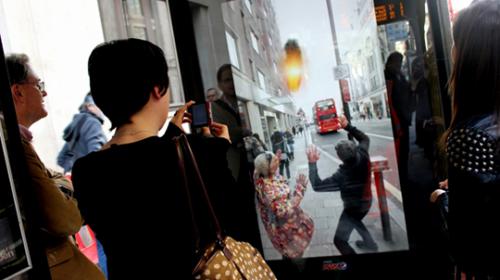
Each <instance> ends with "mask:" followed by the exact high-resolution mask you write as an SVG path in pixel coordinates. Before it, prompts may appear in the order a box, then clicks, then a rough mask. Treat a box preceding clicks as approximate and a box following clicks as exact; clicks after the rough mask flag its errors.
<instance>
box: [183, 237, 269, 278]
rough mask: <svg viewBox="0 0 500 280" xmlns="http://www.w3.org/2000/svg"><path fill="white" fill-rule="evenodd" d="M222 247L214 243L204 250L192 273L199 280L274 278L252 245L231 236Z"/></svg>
mask: <svg viewBox="0 0 500 280" xmlns="http://www.w3.org/2000/svg"><path fill="white" fill-rule="evenodd" d="M224 244H225V247H224V248H223V249H220V248H218V246H217V247H216V246H215V244H213V245H211V246H209V248H208V249H207V250H205V254H204V256H203V258H202V259H201V260H200V262H199V263H198V265H197V266H196V268H195V269H194V272H193V275H194V278H195V279H199V280H214V279H215V280H276V276H274V273H273V272H272V270H271V268H269V266H268V265H267V263H266V262H265V261H264V258H262V256H261V254H260V253H259V251H257V249H255V248H254V247H252V245H250V244H248V243H246V242H238V241H236V240H234V239H232V238H231V237H226V238H225V239H224Z"/></svg>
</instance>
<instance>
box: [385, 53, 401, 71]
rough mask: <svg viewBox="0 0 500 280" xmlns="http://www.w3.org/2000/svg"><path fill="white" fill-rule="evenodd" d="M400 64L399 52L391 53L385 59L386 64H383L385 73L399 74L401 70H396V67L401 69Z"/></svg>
mask: <svg viewBox="0 0 500 280" xmlns="http://www.w3.org/2000/svg"><path fill="white" fill-rule="evenodd" d="M402 63H403V55H402V54H401V53H399V52H393V53H391V54H390V55H389V57H387V62H386V63H385V71H389V72H392V73H394V72H397V73H399V72H400V71H401V69H398V68H397V67H396V66H398V67H401V65H402Z"/></svg>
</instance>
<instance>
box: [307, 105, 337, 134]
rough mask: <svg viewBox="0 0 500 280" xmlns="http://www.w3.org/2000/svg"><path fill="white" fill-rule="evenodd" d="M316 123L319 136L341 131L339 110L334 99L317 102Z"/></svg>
mask: <svg viewBox="0 0 500 280" xmlns="http://www.w3.org/2000/svg"><path fill="white" fill-rule="evenodd" d="M313 117H314V123H315V124H316V131H317V132H318V133H319V134H323V133H328V132H332V131H333V132H336V131H337V130H339V129H340V123H339V119H338V116H337V108H336V107H335V101H334V100H333V98H328V99H324V100H320V101H317V102H316V103H315V104H314V107H313Z"/></svg>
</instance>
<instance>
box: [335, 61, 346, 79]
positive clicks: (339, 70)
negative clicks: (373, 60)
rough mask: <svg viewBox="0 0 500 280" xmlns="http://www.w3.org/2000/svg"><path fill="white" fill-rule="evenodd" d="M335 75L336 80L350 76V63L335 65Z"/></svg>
mask: <svg viewBox="0 0 500 280" xmlns="http://www.w3.org/2000/svg"><path fill="white" fill-rule="evenodd" d="M333 77H334V79H335V80H340V79H345V78H348V77H349V65H347V64H340V65H337V66H335V67H333Z"/></svg>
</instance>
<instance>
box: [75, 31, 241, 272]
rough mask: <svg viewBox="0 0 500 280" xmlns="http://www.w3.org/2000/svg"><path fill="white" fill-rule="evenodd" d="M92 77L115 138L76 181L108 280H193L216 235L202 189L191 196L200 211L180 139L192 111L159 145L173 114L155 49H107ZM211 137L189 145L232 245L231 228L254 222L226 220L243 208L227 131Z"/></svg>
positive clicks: (80, 165) (84, 162)
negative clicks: (206, 247) (188, 183)
mask: <svg viewBox="0 0 500 280" xmlns="http://www.w3.org/2000/svg"><path fill="white" fill-rule="evenodd" d="M88 71H89V78H90V91H91V92H92V97H93V98H94V100H95V102H96V105H97V106H99V108H101V110H102V111H103V113H104V114H105V115H106V117H107V118H108V119H109V120H110V121H111V128H116V131H115V133H114V135H113V137H112V138H111V139H110V141H109V142H107V143H106V144H105V145H104V146H103V147H102V149H101V150H99V151H97V152H94V153H90V154H88V155H86V156H84V157H82V158H80V159H78V160H77V161H76V162H75V165H74V167H73V173H72V177H73V183H74V185H75V196H76V197H77V198H78V206H79V207H80V210H81V211H82V215H83V217H84V218H85V221H86V222H87V223H88V225H90V226H91V227H92V229H93V230H94V232H95V233H96V237H97V238H98V239H99V240H100V241H101V242H102V244H103V246H104V249H105V251H106V255H107V257H108V273H109V279H110V280H113V279H168V278H169V277H170V278H171V277H172V275H178V276H177V278H178V279H192V271H193V268H194V266H195V264H196V263H197V262H198V257H199V255H198V250H202V249H203V245H204V244H206V243H208V242H210V241H212V239H211V238H212V237H213V229H210V228H208V227H207V226H206V225H205V221H206V220H207V219H206V218H205V215H204V214H205V213H206V212H207V210H206V206H205V205H204V204H202V202H201V200H200V199H199V195H196V194H200V192H201V190H196V189H195V188H193V189H192V190H193V192H192V193H193V195H192V196H191V197H192V198H193V203H192V204H191V203H190V201H189V200H188V196H187V191H186V188H185V186H184V184H183V179H182V177H181V176H182V175H181V173H182V172H181V167H180V162H179V160H178V156H177V153H176V145H175V143H174V141H173V139H172V138H173V137H174V136H176V135H181V134H184V131H183V130H182V122H183V120H184V119H185V117H187V115H185V112H186V110H187V109H188V107H189V106H190V105H192V104H193V102H189V103H187V104H186V105H184V106H182V107H181V108H180V109H178V110H177V112H176V114H175V115H174V117H173V118H172V120H171V121H170V123H169V124H168V127H167V131H166V132H165V134H164V135H163V136H161V137H159V136H158V133H159V131H160V129H161V128H162V127H163V126H164V125H165V123H166V121H167V118H168V113H169V104H170V87H169V78H168V75H167V72H168V65H167V61H166V59H165V56H164V53H163V51H162V50H161V48H159V47H158V46H156V45H154V44H152V43H150V42H148V41H144V40H139V39H125V40H116V41H111V42H106V43H103V44H101V45H99V46H97V47H96V48H95V49H94V50H93V51H92V53H91V55H90V57H89V63H88ZM203 134H204V136H206V137H204V136H202V135H188V140H189V143H190V144H191V147H192V149H193V152H194V154H195V155H196V158H197V160H198V163H199V166H200V172H201V173H202V176H203V178H204V180H205V184H206V187H207V192H208V195H209V197H210V198H211V201H212V204H213V208H214V211H215V213H216V214H217V215H218V217H219V220H220V224H221V227H222V228H223V229H226V230H227V231H228V233H229V235H231V236H234V235H233V233H234V232H231V231H230V230H229V226H230V225H234V228H235V231H236V230H238V228H242V227H243V226H244V225H242V224H243V223H247V221H246V220H243V219H242V220H230V218H231V217H229V218H228V215H230V214H232V212H231V211H232V210H233V209H234V208H233V207H235V206H234V205H235V204H237V203H239V202H240V201H241V199H242V198H241V197H238V196H235V195H234V189H235V182H234V179H233V177H232V175H231V171H230V170H229V168H228V165H227V159H226V157H225V156H221V155H225V154H226V152H227V149H228V148H229V146H230V140H229V132H228V128H227V126H225V125H222V124H218V123H216V122H213V123H212V124H211V127H210V129H209V128H208V127H205V128H203ZM189 174H190V173H189ZM190 193H191V192H190ZM190 205H192V207H191V206H190ZM191 208H195V209H194V213H195V214H194V216H195V219H196V221H197V223H196V224H197V226H198V229H199V231H195V229H194V226H193V220H192V218H193V216H192V215H191ZM238 223H239V224H238ZM198 237H199V238H200V239H201V240H200V239H198ZM236 238H237V237H236ZM197 241H200V242H201V243H199V242H197ZM158 252H164V253H163V254H160V255H158Z"/></svg>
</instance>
